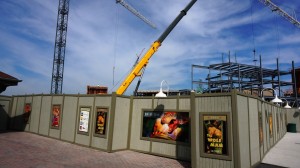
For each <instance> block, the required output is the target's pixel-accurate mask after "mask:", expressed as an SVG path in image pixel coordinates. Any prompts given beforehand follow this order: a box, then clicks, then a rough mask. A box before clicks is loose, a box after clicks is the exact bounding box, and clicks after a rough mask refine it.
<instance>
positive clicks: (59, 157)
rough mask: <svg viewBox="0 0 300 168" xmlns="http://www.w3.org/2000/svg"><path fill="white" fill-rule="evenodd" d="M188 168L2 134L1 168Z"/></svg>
mask: <svg viewBox="0 0 300 168" xmlns="http://www.w3.org/2000/svg"><path fill="white" fill-rule="evenodd" d="M40 167H41V168H54V167H55V168H60V167H66V168H68V167H70V168H71V167H72V168H77V167H80V168H81V167H88V168H90V167H99V168H154V167H159V168H170V167H171V168H189V167H191V165H190V163H189V162H182V161H178V160H175V159H170V158H164V157H159V156H153V155H148V154H143V153H138V152H134V151H130V150H126V151H119V152H114V153H107V152H102V151H99V150H96V149H92V148H88V147H83V146H79V145H75V144H71V143H68V142H63V141H60V140H56V139H52V138H47V137H43V136H40V135H36V134H32V133H27V132H5V133H0V168H40Z"/></svg>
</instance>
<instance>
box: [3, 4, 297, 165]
mask: <svg viewBox="0 0 300 168" xmlns="http://www.w3.org/2000/svg"><path fill="white" fill-rule="evenodd" d="M196 2H197V0H190V1H189V2H188V3H187V5H186V6H185V7H184V8H183V9H182V10H181V11H178V12H179V14H178V15H177V17H175V18H174V20H173V21H172V22H171V23H170V24H169V25H168V26H167V28H166V29H165V30H164V31H163V32H162V33H161V35H160V36H159V37H158V38H157V39H156V40H155V41H154V42H153V43H152V44H151V45H150V47H149V49H148V50H146V52H145V53H144V54H140V55H139V56H138V57H137V59H136V61H135V63H134V65H133V67H132V68H131V70H130V72H129V73H128V74H127V75H126V76H125V78H124V79H123V80H122V82H120V84H119V86H118V87H116V89H115V90H114V91H112V92H109V88H108V87H107V86H101V85H97V86H94V85H87V87H86V94H79V93H78V94H68V93H67V94H65V93H63V91H62V88H63V79H64V63H65V57H66V56H65V53H66V52H65V51H66V43H67V28H68V14H69V3H70V0H59V6H58V13H57V14H58V15H57V26H56V36H55V45H54V58H53V69H52V75H51V91H50V93H49V94H44V93H41V94H25V95H13V96H0V115H1V118H0V131H3V132H9V131H24V132H28V133H33V134H36V135H40V136H44V137H47V138H52V139H56V140H60V141H64V142H67V143H72V144H76V145H80V146H83V147H87V148H92V149H96V150H98V151H101V152H106V153H116V152H119V151H125V150H130V151H134V152H137V153H143V154H149V155H156V156H160V157H163V158H171V159H174V160H178V161H183V162H186V163H187V165H188V166H190V167H193V168H214V167H220V168H250V167H257V166H258V165H260V164H261V163H263V161H264V159H265V157H266V156H267V154H268V152H270V150H271V149H272V148H274V147H275V145H276V144H277V143H279V142H280V140H281V139H282V138H283V137H284V136H285V135H286V133H287V132H291V133H299V132H300V120H299V118H300V111H299V110H300V97H299V96H300V68H299V67H296V66H295V63H294V61H293V60H291V62H290V65H291V66H290V67H289V68H287V69H284V68H282V67H280V64H281V63H280V62H279V59H278V58H276V60H275V59H274V60H272V61H276V68H275V69H272V68H268V66H266V65H265V64H264V61H263V59H262V56H259V59H258V60H257V59H256V50H255V48H254V50H253V55H254V57H253V62H251V63H250V64H245V63H239V62H237V61H236V60H237V59H236V58H235V61H232V60H233V59H232V58H231V57H232V56H231V54H230V52H229V54H228V55H227V56H228V61H224V58H223V55H222V61H220V63H214V64H209V65H199V64H190V65H189V66H190V68H191V69H190V77H191V78H190V79H191V80H190V81H185V82H186V83H188V84H190V86H191V88H182V89H179V90H172V89H170V88H169V86H168V83H167V82H166V81H165V80H163V81H161V83H160V89H159V90H140V89H139V86H140V85H142V84H143V83H142V77H143V76H144V75H145V74H144V72H145V69H146V67H147V65H148V63H149V62H151V61H150V59H151V58H152V56H153V55H154V54H155V53H156V52H157V50H158V49H159V48H160V47H161V45H162V43H163V42H164V40H165V39H166V38H167V37H168V36H169V34H170V33H171V32H172V31H173V29H174V28H175V27H176V26H177V24H179V22H180V21H181V19H183V18H184V16H186V15H187V14H188V11H189V10H190V9H191V8H192V7H193V6H194V4H195V3H196ZM259 2H260V3H262V4H263V5H264V6H265V7H267V8H269V9H271V11H272V12H274V13H276V14H277V15H279V16H280V17H281V18H283V19H285V20H286V21H288V22H290V23H292V24H293V26H295V27H297V28H300V22H299V21H298V20H297V19H296V18H295V17H293V16H291V15H289V14H288V13H287V12H285V11H284V10H283V9H281V8H280V7H279V6H277V5H276V4H274V3H273V2H272V1H270V0H259ZM116 4H117V5H122V6H123V7H125V9H126V10H128V11H129V12H131V13H132V14H134V15H135V16H136V17H138V18H139V19H141V20H142V21H143V22H144V23H146V24H147V25H148V26H150V27H151V28H153V29H155V28H156V25H155V24H154V23H152V22H151V21H150V20H149V19H147V18H146V17H144V16H143V15H142V14H141V13H140V12H139V11H138V10H137V9H135V8H134V7H133V6H131V5H130V4H129V3H127V2H126V1H125V0H116ZM235 57H236V56H235ZM251 64H254V65H251ZM114 68H115V67H113V71H114V70H115V69H114ZM285 68H286V66H285ZM0 72H1V71H0ZM1 73H2V72H1ZM105 73H107V72H105ZM113 75H114V74H113ZM8 77H9V78H8ZM134 81H137V83H136V87H135V90H134V92H133V93H132V94H131V95H125V92H126V90H128V88H129V86H130V85H133V83H135V82H134ZM18 82H22V80H19V79H17V78H15V77H13V76H10V75H8V74H5V73H2V75H1V74H0V86H1V89H0V90H1V91H2V90H5V89H6V87H9V86H16V85H17V84H18ZM113 83H114V82H113ZM164 84H165V85H167V89H163V85H164ZM0 136H1V134H0ZM10 157H11V158H12V160H13V157H12V156H10ZM62 157H63V156H62ZM101 159H103V158H96V160H101ZM82 164H84V163H82ZM87 165H88V164H86V166H87ZM81 166H82V165H81ZM163 166H165V167H168V166H169V165H163ZM75 167H76V165H75ZM83 167H84V165H83Z"/></svg>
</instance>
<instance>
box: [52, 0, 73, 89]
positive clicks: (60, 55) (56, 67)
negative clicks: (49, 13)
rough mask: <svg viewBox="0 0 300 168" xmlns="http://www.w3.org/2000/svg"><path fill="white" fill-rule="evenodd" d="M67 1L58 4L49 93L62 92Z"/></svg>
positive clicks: (68, 0) (61, 0)
mask: <svg viewBox="0 0 300 168" xmlns="http://www.w3.org/2000/svg"><path fill="white" fill-rule="evenodd" d="M69 2H70V0H59V5H58V14H57V26H56V36H55V45H54V58H53V69H52V80H51V94H61V93H62V85H63V72H64V60H65V51H66V39H67V26H68V14H69Z"/></svg>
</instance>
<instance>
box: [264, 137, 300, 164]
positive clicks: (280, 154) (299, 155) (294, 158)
mask: <svg viewBox="0 0 300 168" xmlns="http://www.w3.org/2000/svg"><path fill="white" fill-rule="evenodd" d="M262 163H265V164H272V165H277V166H282V167H289V168H299V167H300V133H290V132H287V133H286V134H285V135H284V136H283V138H282V139H281V140H280V141H279V142H278V143H277V144H276V145H275V146H274V147H273V148H272V149H271V150H270V151H269V152H268V153H267V154H266V156H265V157H264V159H263V161H262Z"/></svg>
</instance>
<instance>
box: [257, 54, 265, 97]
mask: <svg viewBox="0 0 300 168" xmlns="http://www.w3.org/2000/svg"><path fill="white" fill-rule="evenodd" d="M259 67H260V89H259V93H258V94H261V91H262V90H263V89H264V74H263V73H264V72H263V69H262V64H261V55H259ZM260 97H262V95H260Z"/></svg>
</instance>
